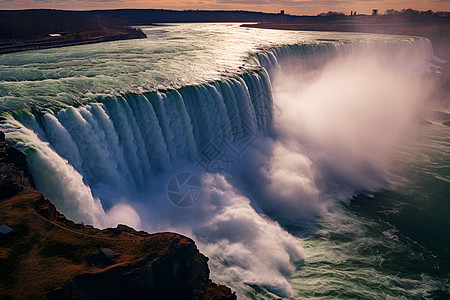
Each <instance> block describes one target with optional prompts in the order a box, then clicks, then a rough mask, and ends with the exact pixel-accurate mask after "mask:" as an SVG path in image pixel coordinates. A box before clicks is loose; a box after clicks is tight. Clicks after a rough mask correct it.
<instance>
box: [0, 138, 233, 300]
mask: <svg viewBox="0 0 450 300" xmlns="http://www.w3.org/2000/svg"><path fill="white" fill-rule="evenodd" d="M2 225H4V226H3V228H8V230H10V229H12V230H13V231H11V232H8V233H0V266H1V268H0V299H31V298H33V299H45V298H47V299H199V300H200V299H236V296H235V295H234V293H231V290H230V289H229V288H227V287H225V286H220V285H217V284H215V283H213V282H211V281H210V280H209V269H208V265H207V261H208V258H207V257H205V256H204V255H203V254H201V253H200V252H199V251H198V249H197V247H196V245H195V243H194V241H192V240H191V239H189V238H187V237H185V236H182V235H179V234H175V233H168V232H166V233H157V234H148V233H145V232H143V231H139V232H138V231H136V230H134V229H132V228H130V227H127V226H125V225H119V226H117V228H108V229H105V230H99V229H95V228H93V227H91V226H84V225H83V224H75V223H74V222H72V221H70V220H67V219H66V218H65V217H64V216H63V215H62V214H61V213H59V212H58V211H57V210H56V208H55V206H54V205H53V204H52V203H51V202H50V201H48V200H47V199H46V198H45V196H44V195H42V194H41V193H39V192H37V191H36V190H35V189H34V186H33V181H32V178H31V176H30V175H29V173H28V172H27V163H26V156H25V155H24V154H23V153H22V152H20V151H18V150H16V149H14V148H12V147H9V146H7V145H6V142H5V136H4V134H3V133H1V132H0V226H2ZM5 226H6V227H5Z"/></svg>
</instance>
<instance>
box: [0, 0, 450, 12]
mask: <svg viewBox="0 0 450 300" xmlns="http://www.w3.org/2000/svg"><path fill="white" fill-rule="evenodd" d="M37 8H52V9H67V10H91V9H118V8H155V9H177V10H184V9H207V10H222V9H223V10H250V11H261V12H267V13H277V12H279V11H280V10H282V9H283V10H285V12H286V13H287V14H294V15H317V14H319V13H322V12H327V11H330V10H332V11H339V12H344V13H345V14H350V11H357V12H358V13H361V14H370V13H371V11H372V9H378V11H379V13H384V12H385V10H387V9H391V8H392V9H398V10H400V9H404V8H412V9H417V10H428V9H431V10H433V11H449V10H450V0H431V1H423V0H404V1H395V2H390V1H383V0H360V1H351V0H316V1H314V0H278V1H277V0H275V1H269V0H199V1H192V0H183V1H173V0H154V1H148V0H0V9H2V10H3V9H37Z"/></svg>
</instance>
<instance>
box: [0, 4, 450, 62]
mask: <svg viewBox="0 0 450 300" xmlns="http://www.w3.org/2000/svg"><path fill="white" fill-rule="evenodd" d="M449 20H450V16H449V13H448V12H432V11H425V12H419V11H415V10H411V9H408V10H402V11H395V10H388V11H387V12H386V14H385V15H377V16H367V15H352V16H346V15H345V14H343V13H335V12H328V13H323V14H320V15H318V16H294V15H288V14H284V13H278V14H275V13H262V12H251V11H220V10H216V11H212V10H164V9H116V10H92V11H63V10H49V9H36V10H11V11H6V10H0V53H7V52H14V51H21V50H30V49H41V48H49V47H61V46H68V45H77V44H82V43H94V42H103V41H111V40H119V39H130V38H142V37H145V35H144V34H143V33H142V32H141V31H140V30H136V29H132V28H130V27H129V26H138V25H152V24H155V23H190V22H199V23H201V22H216V23H217V22H241V23H245V22H257V23H258V24H247V25H244V26H247V27H256V28H270V29H289V30H322V31H343V32H349V31H350V32H369V33H389V34H408V35H421V36H427V37H429V38H430V39H436V38H437V37H440V36H443V35H446V36H447V37H448V36H449V24H450V22H449ZM50 34H53V36H49V35H50ZM55 34H56V35H60V36H55ZM22 44H26V45H22ZM447 52H448V51H447Z"/></svg>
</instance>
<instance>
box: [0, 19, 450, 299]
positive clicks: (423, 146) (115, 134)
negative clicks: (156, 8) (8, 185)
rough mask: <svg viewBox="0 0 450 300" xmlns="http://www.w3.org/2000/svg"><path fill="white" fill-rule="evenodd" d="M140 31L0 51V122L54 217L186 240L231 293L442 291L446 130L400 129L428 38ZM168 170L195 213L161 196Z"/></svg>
mask: <svg viewBox="0 0 450 300" xmlns="http://www.w3.org/2000/svg"><path fill="white" fill-rule="evenodd" d="M143 30H144V32H145V33H146V34H147V36H148V38H147V39H143V40H132V41H118V42H110V43H102V44H93V45H83V46H74V47H66V48H59V49H47V50H39V51H30V52H23V53H16V54H8V55H2V56H0V79H1V80H0V110H1V111H4V112H7V113H4V114H3V116H4V117H5V118H6V120H3V121H2V123H1V124H0V128H1V130H3V131H5V132H6V135H7V139H8V141H9V142H10V143H12V144H14V145H16V146H17V147H19V148H20V149H22V150H24V151H25V153H26V154H27V156H28V159H29V161H30V168H31V172H32V174H33V176H34V179H35V181H36V184H37V188H38V189H39V190H40V191H42V192H44V193H45V194H46V195H47V197H48V198H49V199H50V200H51V201H53V202H54V203H55V205H56V206H57V208H58V209H59V210H61V211H62V212H63V213H64V214H65V215H66V216H68V217H70V218H71V219H73V220H75V221H77V222H80V221H83V222H84V223H86V224H94V225H96V226H98V227H108V226H116V225H117V224H118V223H125V224H128V225H130V226H133V227H136V228H137V229H143V230H147V231H150V232H156V231H168V230H170V231H176V232H180V233H182V234H186V235H188V236H190V237H192V238H193V239H194V240H195V241H196V243H197V245H198V247H199V248H200V250H201V251H202V252H203V253H205V254H206V255H207V256H208V257H210V261H209V266H210V268H211V276H212V278H213V279H214V280H215V281H216V282H218V283H221V284H227V285H229V286H230V287H232V288H233V290H235V291H237V293H238V295H239V296H240V297H241V298H252V299H278V298H280V297H281V298H288V299H446V298H448V297H449V294H450V287H449V282H448V278H449V274H450V273H449V272H450V261H449V256H450V255H449V246H450V245H449V242H450V232H449V228H450V202H449V199H450V151H449V149H450V147H449V146H450V134H449V133H450V128H448V127H445V126H443V125H442V124H439V123H433V124H431V125H423V126H419V125H417V124H415V125H411V124H410V121H411V119H413V118H414V117H415V115H416V114H417V113H418V111H420V109H422V108H423V106H422V104H423V101H426V97H427V95H429V94H428V93H427V91H428V84H430V86H432V82H431V83H430V82H428V81H427V80H426V78H427V77H426V75H425V76H424V75H423V72H424V70H429V67H430V66H434V64H438V62H436V60H434V59H435V58H434V56H433V53H432V49H431V47H430V44H429V42H428V41H427V40H424V39H417V38H410V37H396V36H383V35H365V34H343V33H342V34H341V33H329V32H291V31H275V30H260V29H249V28H240V27H239V25H238V24H181V25H167V26H155V27H144V28H143ZM186 86H188V87H186ZM50 108H51V109H50ZM236 124H237V125H236ZM405 128H406V129H405ZM237 141H239V144H238V143H237ZM211 146H213V147H211ZM225 149H228V150H226V151H227V152H226V151H225ZM211 151H216V152H211ZM217 151H219V153H220V155H221V156H220V159H217V158H216V159H215V160H214V164H210V165H209V166H208V168H205V167H204V163H205V156H207V155H209V156H211V155H213V154H214V153H218V152H217ZM220 151H222V152H220ZM225 158H226V159H225ZM206 163H208V162H206ZM179 172H189V173H190V174H193V175H194V176H197V177H198V178H199V181H201V183H202V198H201V199H200V200H199V201H198V203H197V204H196V205H194V206H192V207H188V208H179V207H175V206H174V205H173V204H171V203H169V201H168V199H167V195H166V192H167V191H166V189H167V184H168V182H169V181H170V179H171V178H172V176H173V175H175V174H177V173H179ZM177 178H178V177H177ZM280 224H281V225H280Z"/></svg>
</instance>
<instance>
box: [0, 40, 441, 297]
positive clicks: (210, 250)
mask: <svg viewBox="0 0 450 300" xmlns="http://www.w3.org/2000/svg"><path fill="white" fill-rule="evenodd" d="M387 48H389V49H391V50H392V49H395V53H394V54H393V55H392V57H388V58H385V57H383V56H380V57H381V60H383V59H384V60H393V61H395V60H396V59H402V60H401V61H402V62H404V61H405V57H407V58H408V59H410V60H414V59H415V58H420V59H421V61H427V62H428V63H427V64H425V66H426V67H427V68H428V69H433V68H437V67H436V66H435V64H434V62H433V61H436V60H438V59H437V58H436V57H435V56H434V54H433V50H432V47H431V44H430V42H429V41H428V40H427V39H421V38H403V39H399V38H395V39H394V38H393V39H392V40H387V41H385V40H382V41H367V42H358V43H356V42H352V43H351V42H337V41H333V42H327V43H318V44H297V45H282V46H279V47H274V48H270V49H265V50H261V51H259V52H257V53H254V54H252V55H251V56H250V57H249V61H251V62H252V63H253V66H252V68H249V69H247V70H246V71H243V72H242V73H241V74H240V75H238V76H237V75H236V76H233V77H229V78H224V79H222V80H218V81H213V82H206V83H203V84H200V85H195V86H185V87H182V88H179V89H172V90H164V91H162V90H161V91H156V92H152V93H142V94H123V95H121V96H116V97H113V96H107V97H106V96H105V97H103V98H98V99H97V101H96V102H92V103H90V104H88V105H81V106H77V107H74V106H67V107H65V108H63V109H52V108H42V109H41V110H27V109H22V110H16V111H11V112H6V113H3V117H4V120H3V121H2V122H1V123H0V130H2V131H4V132H5V133H6V136H7V139H8V141H9V142H10V143H12V144H13V145H15V146H16V147H17V148H19V149H21V150H23V151H24V152H25V153H26V155H27V157H28V159H29V165H30V171H31V173H32V175H33V178H34V180H35V182H36V185H37V189H38V190H39V191H40V192H42V193H44V194H45V195H46V196H47V197H48V198H49V199H50V200H51V201H52V202H53V203H54V204H55V206H56V207H57V208H58V209H59V210H60V211H61V212H62V213H64V214H65V215H66V216H67V217H68V218H70V219H72V220H74V221H77V222H78V221H83V222H85V223H88V224H93V225H95V226H98V227H107V226H115V225H117V224H118V223H126V224H128V225H130V226H133V227H136V228H137V229H145V230H149V231H160V230H173V231H178V232H180V233H184V234H187V235H189V236H191V237H193V238H194V239H195V240H196V242H197V243H198V244H199V247H200V250H201V251H202V252H204V253H205V254H207V255H208V256H210V257H211V261H210V266H211V268H212V270H213V272H212V275H213V279H214V278H215V279H217V280H218V282H221V283H222V282H223V283H226V284H228V285H230V286H232V287H233V288H235V289H237V290H238V292H239V293H240V294H241V295H242V294H244V293H245V289H246V285H250V286H251V285H259V286H263V287H265V288H267V289H268V290H269V291H271V292H273V293H275V294H277V295H279V296H283V297H289V296H291V295H292V289H291V286H290V284H289V282H288V281H287V279H286V276H288V275H289V274H291V273H292V272H293V270H295V265H294V264H295V262H298V261H299V260H301V259H302V256H303V254H302V249H301V247H300V245H299V243H298V240H297V239H296V238H294V237H293V236H292V235H290V234H289V233H287V232H286V231H285V230H284V229H283V228H281V226H280V225H279V224H278V223H277V222H275V221H273V220H271V219H269V218H268V217H267V215H265V214H264V213H267V214H269V215H270V213H272V215H274V216H279V217H280V218H284V219H295V220H298V219H299V218H303V217H305V218H307V216H314V215H317V214H318V213H319V212H320V211H323V210H325V209H326V205H327V203H326V201H324V200H323V199H325V200H328V199H327V198H326V197H325V196H328V195H325V193H326V192H329V191H335V190H333V189H332V188H335V187H336V186H338V187H339V189H340V190H339V191H342V190H343V188H342V186H345V184H347V185H346V186H345V188H346V189H348V190H345V191H344V192H345V193H344V192H342V194H345V197H346V199H348V197H349V195H352V194H353V193H355V190H356V189H364V188H368V189H370V188H371V187H373V181H372V180H369V179H367V180H365V181H364V180H362V178H363V179H366V178H365V176H366V175H367V174H369V173H370V174H372V173H377V171H378V170H377V167H379V166H378V165H375V163H373V161H374V160H373V161H372V162H371V163H366V161H365V160H364V159H366V158H367V155H366V153H362V151H355V153H356V154H357V155H355V156H354V157H353V156H352V157H350V158H349V159H348V164H342V162H343V160H340V161H337V162H336V160H337V159H338V158H339V157H342V158H343V159H347V158H348V157H349V156H348V155H347V154H348V153H349V151H347V150H348V149H346V148H344V147H343V148H342V149H341V148H339V147H336V148H333V147H334V146H335V145H334V144H332V145H327V144H325V146H327V147H326V149H321V148H320V149H319V150H320V151H316V152H314V153H312V152H307V150H305V149H308V151H312V150H311V149H314V148H312V147H311V148H308V146H311V145H312V146H317V144H319V142H321V140H320V139H317V140H315V139H312V138H311V137H310V136H308V135H307V133H309V132H308V130H311V128H310V127H308V126H306V125H311V124H308V123H307V122H306V121H305V120H299V119H301V118H303V117H304V118H305V119H307V118H308V115H307V113H305V111H306V110H303V111H302V109H303V107H302V106H301V105H300V104H301V103H300V102H299V103H300V104H299V105H297V104H298V103H293V102H295V101H296V98H295V97H297V94H300V92H298V91H296V93H294V94H293V95H290V94H289V97H287V98H288V99H287V100H286V103H284V104H283V103H281V102H280V103H274V99H273V98H274V96H273V91H272V83H271V82H273V81H274V79H275V78H277V74H280V73H289V72H290V71H298V70H297V69H296V68H299V67H304V68H319V67H321V66H324V65H326V64H327V63H329V62H331V61H333V60H334V59H335V58H337V57H345V58H347V59H348V58H352V57H355V59H356V57H358V55H360V56H363V57H365V56H370V55H378V54H380V53H381V54H382V53H383V51H384V50H385V49H387ZM391 52H392V51H391ZM408 59H407V60H406V61H408ZM362 61H363V60H362ZM423 65H424V64H423V63H421V64H411V66H409V65H405V66H404V67H405V68H411V71H413V72H416V71H421V70H417V69H416V67H417V66H421V67H423ZM422 71H423V70H422ZM330 77H332V76H330ZM294 79H295V80H297V78H296V77H295V76H294ZM325 79H328V77H326V78H325ZM317 90H318V91H319V92H320V91H322V90H323V86H320V87H319V88H318V89H317ZM350 91H352V89H350ZM297 92H298V93H297ZM363 95H364V94H363ZM291 96H292V97H291ZM312 96H313V97H312V98H314V96H316V94H313V95H312ZM345 96H346V97H347V95H345ZM350 96H351V95H350ZM347 98H349V97H347ZM318 103H319V105H320V101H318ZM324 103H325V104H327V105H328V104H333V102H332V101H330V102H329V103H328V102H326V101H325V102H324ZM281 104H283V106H282V107H281V108H280V107H279V105H281ZM351 104H352V103H351ZM330 107H331V105H330ZM304 108H305V109H310V110H311V112H313V113H315V112H317V111H319V109H317V107H308V106H307V105H304ZM375 108H376V107H375ZM283 110H284V111H283ZM338 112H339V111H338ZM334 113H335V112H334V111H333V112H331V113H330V115H333V114H334ZM281 114H283V116H282V117H281V118H280V117H279V116H280V115H281ZM277 118H278V120H277ZM277 121H278V122H279V123H280V124H277ZM303 121H305V122H303ZM319 123H320V124H319ZM322 123H323V122H322V120H320V119H318V120H314V122H313V123H312V125H317V124H319V125H321V124H322ZM305 124H306V125H305ZM303 125H305V126H303ZM340 125H341V124H339V123H336V124H332V125H331V126H340ZM350 125H352V128H353V127H354V126H353V124H350ZM277 126H278V127H277ZM316 127H320V126H316ZM314 129H316V128H314ZM304 133H306V134H304ZM315 137H316V136H315ZM338 137H339V136H336V141H337V142H338V141H339V139H338ZM345 137H346V136H345ZM357 138H360V136H359V135H358V136H357ZM324 140H325V139H324ZM261 141H262V142H261ZM308 142H310V143H311V145H308ZM357 142H359V140H357ZM314 143H315V144H314ZM355 144H356V142H355ZM360 144H363V143H360ZM358 145H359V144H358ZM368 145H370V143H368ZM375 145H376V144H375ZM253 146H254V148H252V147H253ZM319 146H324V145H321V144H319ZM328 146H329V147H328ZM356 148H357V147H356ZM373 148H376V147H373ZM248 149H251V150H248ZM350 150H354V149H350ZM357 150H359V148H358V149H357ZM369 150H371V149H369ZM333 151H334V152H333ZM361 153H362V154H361ZM339 155H342V156H339ZM358 155H360V156H358ZM368 158H370V159H372V157H368ZM357 159H359V160H357ZM353 160H355V161H357V162H356V163H355V164H354V165H353V164H352V163H353V162H354V161H353ZM232 163H234V164H235V166H240V168H241V169H240V170H239V172H236V174H238V175H236V174H231V173H232V172H226V171H227V170H228V169H227V168H228V167H229V165H230V164H232ZM345 163H347V161H345ZM343 165H344V166H343ZM374 165H375V166H374ZM344 167H345V169H342V168H344ZM236 169H239V168H237V167H236ZM186 170H188V172H190V173H192V174H194V175H196V176H197V177H199V178H200V179H199V180H201V182H202V184H203V194H204V197H205V200H204V201H203V203H200V204H198V205H197V206H196V207H195V209H191V210H189V209H185V210H183V209H180V208H174V207H173V206H171V204H169V201H167V199H166V190H165V189H166V187H167V183H168V182H169V179H170V178H171V176H172V175H174V174H176V173H177V172H180V171H186ZM321 170H324V172H323V174H320V175H321V176H322V177H320V176H318V174H317V173H319V171H321ZM361 170H362V171H361ZM374 170H375V171H374ZM223 171H225V172H223ZM360 171H361V172H360ZM369 171H370V172H369ZM372 171H373V172H372ZM230 174H231V175H230ZM336 174H339V176H336V177H339V180H341V181H332V180H335V178H333V176H334V175H336ZM342 174H344V175H345V176H344V175H342ZM361 174H362V175H361ZM234 175H236V178H233V176H234ZM239 176H242V177H239ZM245 176H247V177H245ZM244 177H245V178H246V179H247V181H248V182H250V183H253V184H254V185H255V187H254V188H253V191H254V193H253V194H252V193H246V192H243V191H241V190H240V189H239V188H240V187H239V188H238V187H236V186H237V184H236V185H234V184H233V180H234V181H240V179H241V178H244ZM249 177H251V178H249ZM287 177H288V179H289V180H286V178H287ZM319 177H320V178H319ZM342 178H344V179H345V180H347V181H348V182H350V183H348V182H347V181H345V180H343V179H342ZM327 180H328V181H327ZM355 181H358V182H357V183H355ZM361 182H362V183H361ZM325 183H326V184H328V185H326V184H325ZM330 187H332V188H330ZM324 195H325V196H324ZM256 198H258V199H256ZM272 215H271V216H272Z"/></svg>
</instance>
